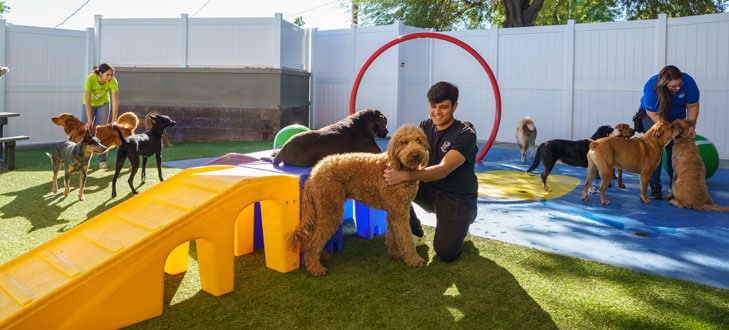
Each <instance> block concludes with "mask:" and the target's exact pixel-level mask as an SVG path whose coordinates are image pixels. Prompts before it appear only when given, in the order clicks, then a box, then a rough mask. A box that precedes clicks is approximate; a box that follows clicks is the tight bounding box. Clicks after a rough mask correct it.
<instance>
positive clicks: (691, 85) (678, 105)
mask: <svg viewBox="0 0 729 330" xmlns="http://www.w3.org/2000/svg"><path fill="white" fill-rule="evenodd" d="M657 79H658V75H657V74H656V75H654V76H653V77H651V78H650V79H648V81H646V83H645V86H643V97H641V98H640V107H641V108H643V109H646V110H647V111H651V112H657V111H658V110H659V108H658V95H657V94H656V89H655V86H656V80H657ZM696 102H699V86H697V85H696V81H695V80H694V78H693V77H691V76H690V75H689V74H688V73H685V72H684V73H683V86H681V89H679V90H678V92H676V95H673V96H671V114H670V115H669V116H668V121H673V120H675V119H685V118H686V105H687V104H693V103H696Z"/></svg>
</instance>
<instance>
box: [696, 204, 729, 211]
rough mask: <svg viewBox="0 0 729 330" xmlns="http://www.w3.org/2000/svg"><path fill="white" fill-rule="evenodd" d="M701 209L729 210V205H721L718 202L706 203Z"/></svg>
mask: <svg viewBox="0 0 729 330" xmlns="http://www.w3.org/2000/svg"><path fill="white" fill-rule="evenodd" d="M701 209H702V210H705V211H716V212H729V207H726V206H720V205H716V204H704V206H702V207H701Z"/></svg>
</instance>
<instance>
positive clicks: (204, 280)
mask: <svg viewBox="0 0 729 330" xmlns="http://www.w3.org/2000/svg"><path fill="white" fill-rule="evenodd" d="M256 171H259V172H260V170H256V169H245V168H241V167H233V166H205V167H198V168H191V169H187V170H184V171H182V172H180V173H178V174H176V175H174V176H172V177H170V178H168V179H167V180H166V181H164V182H161V183H159V184H157V185H155V186H154V187H152V188H149V189H147V190H145V191H143V192H141V193H140V194H139V195H137V196H134V197H132V198H129V199H128V200H126V201H124V202H122V203H120V204H119V205H117V206H115V207H113V208H111V209H109V210H107V211H106V212H104V213H102V214H100V215H98V216H96V217H94V218H92V219H89V220H88V221H86V222H84V223H82V224H80V225H78V226H77V227H75V228H73V229H71V230H69V231H67V232H65V233H63V234H61V235H59V236H58V237H56V238H55V239H53V240H51V241H48V242H46V243H44V244H42V245H40V246H38V247H36V248H34V249H32V250H30V251H28V252H27V253H25V254H24V255H22V256H20V257H18V258H16V259H13V260H11V261H9V262H8V263H6V264H4V265H2V266H0V329H16V328H17V329H111V328H120V327H124V326H127V325H130V324H133V323H136V322H140V321H142V320H145V319H148V318H151V317H154V316H158V315H161V314H162V307H163V306H162V305H163V298H164V297H163V296H164V272H167V273H169V274H176V273H180V272H184V271H186V270H187V260H188V243H189V241H191V240H195V242H196V246H197V258H198V264H199V268H200V269H199V273H200V286H201V288H202V290H204V291H206V292H208V293H210V294H212V295H215V296H219V295H222V294H225V293H228V292H231V291H233V280H234V256H235V255H242V254H246V253H250V252H252V251H253V239H254V238H253V237H254V236H253V226H254V224H253V221H254V217H253V205H254V203H256V202H260V203H261V207H262V218H261V224H262V227H263V240H264V255H265V259H266V266H267V267H268V268H271V269H273V270H276V271H279V272H289V271H292V270H295V269H297V268H299V252H298V251H290V250H288V248H287V246H286V242H285V235H286V233H288V232H291V231H293V230H294V228H295V227H296V225H297V224H298V222H299V177H298V176H295V175H282V174H273V175H272V173H271V172H265V173H264V172H260V173H257V172H256Z"/></svg>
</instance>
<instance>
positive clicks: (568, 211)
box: [471, 148, 729, 289]
mask: <svg viewBox="0 0 729 330" xmlns="http://www.w3.org/2000/svg"><path fill="white" fill-rule="evenodd" d="M529 162H531V160H528V163H527V164H521V163H519V153H518V151H514V150H504V149H497V148H492V149H491V150H489V152H488V154H487V155H486V156H485V157H484V159H483V162H482V163H481V164H480V165H479V166H477V171H478V172H481V173H484V172H486V173H488V172H491V171H506V172H509V171H513V172H516V173H520V174H523V172H524V170H525V169H526V168H527V167H528V165H529ZM541 171H542V166H541V165H540V166H539V167H538V168H537V169H536V171H535V172H534V174H533V179H534V180H535V181H536V182H539V180H540V179H539V174H540V173H541ZM555 174H556V175H562V176H567V177H572V178H575V179H579V181H580V183H579V184H578V185H577V186H576V187H575V188H574V189H572V190H571V191H569V192H567V193H564V194H563V195H561V196H559V197H557V198H544V199H539V198H518V197H517V198H514V197H512V198H494V197H481V198H480V199H479V209H478V217H477V219H476V221H475V223H474V224H473V225H472V226H471V234H472V235H477V236H480V237H484V238H489V239H494V240H499V241H502V242H507V243H512V244H517V245H521V246H526V247H531V248H535V249H539V250H543V251H548V252H552V253H557V254H561V255H567V256H572V257H578V258H584V259H589V260H593V261H598V262H603V263H607V264H611V265H615V266H620V267H625V268H629V269H633V270H637V271H642V272H646V273H652V274H657V275H662V276H666V277H671V278H676V279H682V280H686V281H691V282H696V283H701V284H706V285H710V286H715V287H720V288H723V289H729V253H727V251H729V213H720V212H708V211H696V210H688V209H679V208H677V207H675V206H673V205H670V204H669V203H668V201H667V200H653V201H652V202H651V203H650V204H644V203H643V202H642V201H641V200H640V198H639V197H638V192H639V184H638V176H637V175H636V174H633V173H626V172H624V173H623V181H624V182H625V185H626V188H624V189H621V188H618V187H617V185H615V184H614V185H613V186H614V187H611V188H608V189H607V191H606V197H607V198H608V199H609V200H610V201H611V204H610V205H608V206H604V205H602V204H601V203H600V198H599V195H598V194H591V195H589V196H588V198H589V200H588V201H586V202H585V201H582V200H581V194H582V188H583V184H584V179H585V175H586V169H585V168H579V167H572V166H569V165H565V164H557V165H556V166H555V167H554V170H553V171H552V173H550V176H549V183H550V184H553V183H554V182H555V181H553V180H554V179H553V177H555ZM502 182H503V181H502ZM507 182H508V181H507ZM663 182H665V183H667V182H668V177H667V175H666V174H665V173H664V174H663ZM593 184H599V180H598V181H597V183H595V182H593ZM707 184H708V186H709V192H710V194H711V196H712V197H713V199H714V203H716V204H719V205H724V206H729V170H727V169H719V170H718V171H717V172H716V173H715V174H714V175H713V176H712V177H711V178H709V179H708V180H707ZM552 188H554V187H552ZM538 189H541V186H539V187H538ZM540 193H541V192H540Z"/></svg>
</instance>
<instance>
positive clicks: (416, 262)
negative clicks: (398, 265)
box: [405, 257, 425, 267]
mask: <svg viewBox="0 0 729 330" xmlns="http://www.w3.org/2000/svg"><path fill="white" fill-rule="evenodd" d="M405 263H406V264H407V265H408V266H410V267H423V266H424V265H425V260H424V259H423V258H420V257H417V258H414V259H410V260H407V261H405Z"/></svg>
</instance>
